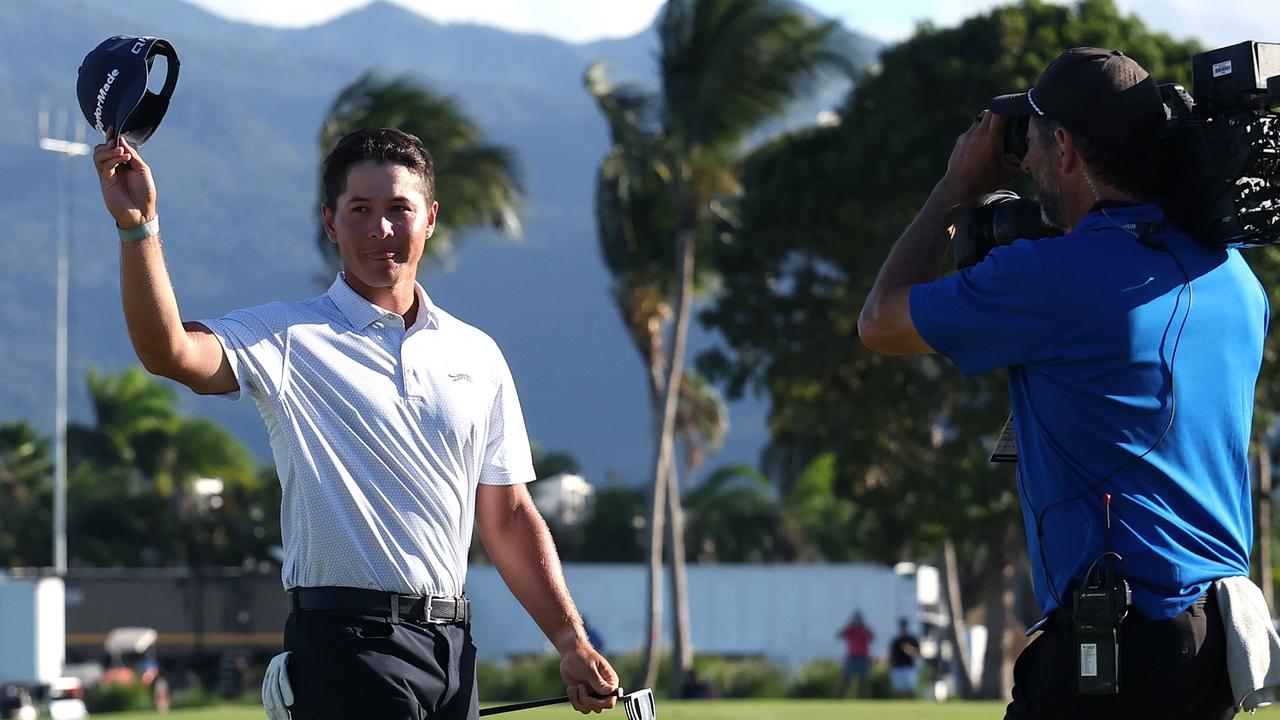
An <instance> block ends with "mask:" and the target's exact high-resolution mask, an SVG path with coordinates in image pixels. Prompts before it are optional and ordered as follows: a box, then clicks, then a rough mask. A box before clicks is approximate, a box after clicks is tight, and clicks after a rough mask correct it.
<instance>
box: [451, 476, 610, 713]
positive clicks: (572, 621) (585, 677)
mask: <svg viewBox="0 0 1280 720" xmlns="http://www.w3.org/2000/svg"><path fill="white" fill-rule="evenodd" d="M476 527H477V528H479V530H480V539H481V540H483V541H484V547H485V550H487V551H488V553H489V558H490V559H491V560H493V564H494V566H495V567H497V568H498V572H499V573H500V574H501V575H502V579H503V580H504V581H506V583H507V587H509V588H510V589H511V594H513V595H515V596H516V599H517V600H519V601H520V604H521V605H524V607H525V609H526V610H528V611H529V616H530V617H532V618H533V620H534V622H536V623H537V624H538V627H539V628H541V629H542V632H543V633H544V634H546V636H547V638H548V639H550V640H551V642H552V643H553V644H555V647H556V650H557V651H559V653H560V656H561V659H560V676H561V677H562V678H563V679H564V682H565V686H566V689H567V692H568V695H569V698H570V700H572V702H573V706H574V707H575V708H577V709H578V710H579V711H581V712H584V713H585V712H599V711H600V710H603V709H606V708H611V707H613V705H614V702H615V701H614V698H613V697H609V698H607V699H604V700H601V699H596V698H593V697H591V696H590V695H589V694H588V693H595V694H597V695H606V694H608V693H610V692H612V691H613V689H614V688H616V687H617V686H618V675H617V673H615V672H614V670H613V667H612V666H611V665H609V662H608V661H607V660H605V659H604V657H603V656H602V655H600V653H598V652H596V649H595V648H593V647H592V646H591V642H590V641H589V640H588V639H587V633H586V630H585V628H584V626H583V622H582V617H581V616H580V615H579V614H578V609H577V608H576V607H574V604H573V598H571V597H570V596H569V588H568V586H567V585H566V584H565V581H564V573H563V572H562V571H561V569H560V557H559V556H558V555H557V554H556V548H555V543H554V542H553V541H552V539H551V532H550V531H548V530H547V524H546V522H544V521H543V519H542V515H541V514H539V513H538V509H537V508H536V507H535V506H534V504H533V498H531V497H530V496H529V490H528V489H527V488H526V487H525V486H524V485H521V484H517V485H481V486H480V487H479V489H478V490H477V491H476Z"/></svg>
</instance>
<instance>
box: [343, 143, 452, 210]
mask: <svg viewBox="0 0 1280 720" xmlns="http://www.w3.org/2000/svg"><path fill="white" fill-rule="evenodd" d="M366 160H372V161H374V162H376V163H390V164H393V165H402V166H404V167H406V168H408V169H409V170H412V171H413V173H414V174H416V175H417V176H418V177H419V178H421V179H422V194H423V195H425V196H426V198H427V202H428V203H430V202H431V201H433V200H434V199H435V195H436V162H435V160H433V159H432V157H431V153H429V152H427V149H426V148H425V147H424V146H423V145H422V141H421V140H419V139H418V138H417V136H415V135H411V134H409V133H407V132H404V131H403V130H397V129H396V128H361V129H359V130H356V131H355V132H353V133H349V134H347V135H346V136H344V137H343V138H342V139H341V140H339V141H338V144H336V145H334V146H333V151H332V152H330V153H329V157H327V158H325V159H324V204H325V207H328V208H333V206H334V204H336V203H337V202H338V196H339V195H341V194H342V193H343V192H344V191H345V190H346V189H347V171H348V170H350V169H351V166H352V165H356V164H359V163H362V162H364V161H366Z"/></svg>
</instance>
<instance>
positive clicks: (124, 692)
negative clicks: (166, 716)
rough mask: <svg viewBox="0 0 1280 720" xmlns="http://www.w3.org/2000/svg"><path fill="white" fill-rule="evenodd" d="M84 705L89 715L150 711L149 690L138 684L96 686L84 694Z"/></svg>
mask: <svg viewBox="0 0 1280 720" xmlns="http://www.w3.org/2000/svg"><path fill="white" fill-rule="evenodd" d="M84 704H85V707H86V708H87V709H88V710H89V712H90V714H92V713H109V712H127V711H130V710H150V709H151V688H149V687H147V686H146V685H143V684H142V683H139V682H129V683H112V684H110V685H98V686H96V687H93V688H90V689H89V691H88V692H86V693H85V695H84Z"/></svg>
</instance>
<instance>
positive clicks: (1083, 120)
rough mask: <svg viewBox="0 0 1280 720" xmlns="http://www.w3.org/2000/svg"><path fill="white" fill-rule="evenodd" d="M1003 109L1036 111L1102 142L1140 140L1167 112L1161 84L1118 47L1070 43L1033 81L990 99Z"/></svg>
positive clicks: (1143, 140) (1151, 132)
mask: <svg viewBox="0 0 1280 720" xmlns="http://www.w3.org/2000/svg"><path fill="white" fill-rule="evenodd" d="M991 110H992V111H993V112H997V113H999V114H1001V115H1008V116H1017V115H1037V116H1040V117H1047V118H1049V119H1050V120H1055V121H1057V122H1059V123H1062V124H1063V125H1064V126H1066V127H1067V129H1069V130H1073V131H1075V132H1079V133H1081V134H1083V135H1085V136H1086V137H1088V138H1090V139H1092V140H1096V141H1098V142H1102V143H1110V144H1113V145H1119V146H1141V145H1145V144H1147V143H1149V142H1151V141H1153V140H1154V139H1155V137H1156V133H1158V132H1159V129H1160V127H1161V125H1162V124H1163V123H1164V121H1165V119H1166V118H1167V114H1166V112H1165V107H1164V100H1163V99H1162V98H1161V97H1160V87H1159V86H1158V85H1157V84H1156V81H1155V80H1154V79H1153V78H1152V77H1151V75H1150V74H1149V73H1148V72H1147V71H1146V70H1144V69H1143V68H1142V66H1141V65H1139V64H1138V63H1137V62H1135V61H1134V60H1133V59H1132V58H1130V57H1129V56H1127V55H1125V54H1124V53H1122V52H1120V51H1119V50H1103V49H1100V48H1087V47H1080V48H1071V49H1070V50H1067V51H1066V52H1064V53H1062V54H1061V55H1059V56H1058V57H1057V59H1055V60H1054V61H1053V62H1051V63H1049V67H1047V68H1045V71H1044V73H1042V74H1041V75H1040V79H1039V80H1036V85H1035V87H1033V88H1031V89H1030V90H1028V91H1026V92H1024V93H1016V94H1012V95H1001V96H999V97H996V98H992V100H991Z"/></svg>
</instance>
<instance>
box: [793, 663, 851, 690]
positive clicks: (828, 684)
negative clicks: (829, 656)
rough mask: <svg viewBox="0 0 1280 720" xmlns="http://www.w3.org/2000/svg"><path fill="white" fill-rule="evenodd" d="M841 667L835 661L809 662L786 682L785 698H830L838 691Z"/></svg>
mask: <svg viewBox="0 0 1280 720" xmlns="http://www.w3.org/2000/svg"><path fill="white" fill-rule="evenodd" d="M841 675H842V667H841V665H840V662H839V661H837V660H810V661H809V662H807V663H805V664H803V665H801V666H800V667H799V668H797V669H796V671H795V674H793V675H792V676H791V677H790V678H789V679H788V681H787V697H793V698H830V697H835V696H836V692H838V691H839V690H840V679H841Z"/></svg>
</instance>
